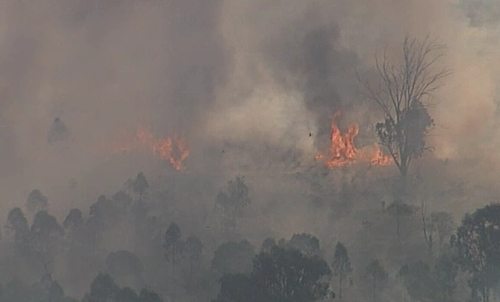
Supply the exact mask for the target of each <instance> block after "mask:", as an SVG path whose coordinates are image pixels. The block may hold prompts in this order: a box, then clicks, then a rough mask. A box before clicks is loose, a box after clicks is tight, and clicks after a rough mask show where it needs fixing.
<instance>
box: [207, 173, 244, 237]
mask: <svg viewBox="0 0 500 302" xmlns="http://www.w3.org/2000/svg"><path fill="white" fill-rule="evenodd" d="M250 202H251V199H250V197H249V194H248V187H247V185H246V184H245V179H244V177H242V176H237V177H236V178H235V179H233V180H230V181H229V182H228V183H227V188H226V191H225V192H224V191H221V192H219V194H218V195H217V197H216V198H215V206H216V208H217V209H219V210H220V211H221V212H222V214H223V219H224V224H225V227H227V228H229V229H231V230H234V229H235V227H236V219H237V218H238V217H240V216H241V215H242V214H243V209H244V208H245V207H246V206H247V205H248V204H249V203H250Z"/></svg>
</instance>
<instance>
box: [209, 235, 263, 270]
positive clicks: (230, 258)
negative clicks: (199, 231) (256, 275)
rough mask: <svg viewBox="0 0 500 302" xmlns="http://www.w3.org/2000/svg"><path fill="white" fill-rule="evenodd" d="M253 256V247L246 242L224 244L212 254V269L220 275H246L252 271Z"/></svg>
mask: <svg viewBox="0 0 500 302" xmlns="http://www.w3.org/2000/svg"><path fill="white" fill-rule="evenodd" d="M254 256H255V253H254V250H253V247H252V245H251V244H250V242H248V241H247V240H242V241H240V242H234V241H228V242H224V243H223V244H221V245H220V246H219V247H218V248H217V249H216V250H215V252H214V257H213V259H212V268H213V269H215V270H216V271H217V272H219V273H221V274H228V273H229V274H236V273H248V272H250V271H251V270H252V259H253V258H254Z"/></svg>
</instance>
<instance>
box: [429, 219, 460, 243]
mask: <svg viewBox="0 0 500 302" xmlns="http://www.w3.org/2000/svg"><path fill="white" fill-rule="evenodd" d="M453 229H454V221H453V217H452V216H451V214H450V213H446V212H435V213H432V214H431V215H430V216H429V230H430V231H431V233H437V235H438V238H439V246H440V247H441V246H442V245H443V242H445V241H448V240H449V238H450V236H451V235H452V234H453Z"/></svg>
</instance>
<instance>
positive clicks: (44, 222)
mask: <svg viewBox="0 0 500 302" xmlns="http://www.w3.org/2000/svg"><path fill="white" fill-rule="evenodd" d="M31 232H32V233H33V234H34V235H35V238H36V239H37V242H38V247H39V249H40V251H49V248H50V247H49V246H50V244H51V242H52V238H56V237H59V238H61V237H63V236H64V230H63V228H62V227H61V225H59V223H58V222H57V220H56V218H55V217H54V216H52V215H50V214H49V213H47V212H46V211H39V212H38V213H36V216H35V220H34V221H33V225H32V226H31Z"/></svg>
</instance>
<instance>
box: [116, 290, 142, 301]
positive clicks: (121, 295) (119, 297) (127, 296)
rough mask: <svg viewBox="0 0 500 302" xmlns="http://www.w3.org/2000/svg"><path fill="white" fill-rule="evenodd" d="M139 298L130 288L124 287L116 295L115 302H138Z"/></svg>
mask: <svg viewBox="0 0 500 302" xmlns="http://www.w3.org/2000/svg"><path fill="white" fill-rule="evenodd" d="M138 299H139V296H137V293H136V292H135V291H134V290H133V289H131V288H130V287H124V288H122V289H120V290H119V291H118V292H117V293H116V297H115V300H114V301H116V302H138Z"/></svg>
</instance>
